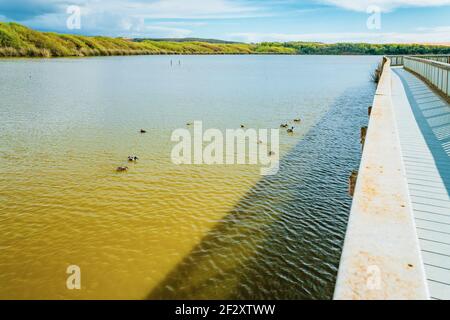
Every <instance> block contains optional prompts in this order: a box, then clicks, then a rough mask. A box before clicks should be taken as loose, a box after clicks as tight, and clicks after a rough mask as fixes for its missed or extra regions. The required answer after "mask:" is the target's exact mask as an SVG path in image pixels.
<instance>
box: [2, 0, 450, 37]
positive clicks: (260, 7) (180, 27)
mask: <svg viewBox="0 0 450 320" xmlns="http://www.w3.org/2000/svg"><path fill="white" fill-rule="evenodd" d="M71 5H76V6H79V8H80V10H81V29H79V30H69V29H68V28H67V26H66V21H67V18H68V16H69V14H67V13H66V10H67V8H68V7H69V6H71ZM371 6H372V7H373V6H375V8H377V10H379V11H380V20H379V21H380V28H379V29H373V28H368V27H367V23H366V22H367V20H368V18H369V17H370V16H371V14H370V13H367V9H368V8H369V7H371ZM372 12H373V11H372ZM0 21H16V22H19V23H22V24H25V25H27V26H30V27H32V28H36V29H38V30H43V31H57V32H64V33H79V34H87V35H108V36H124V37H201V38H217V39H225V40H235V41H245V42H260V41H291V40H303V41H323V42H342V41H349V42H372V43H374V42H375V43H386V42H408V43H410V42H428V43H430V42H450V0H0ZM377 21H378V20H377Z"/></svg>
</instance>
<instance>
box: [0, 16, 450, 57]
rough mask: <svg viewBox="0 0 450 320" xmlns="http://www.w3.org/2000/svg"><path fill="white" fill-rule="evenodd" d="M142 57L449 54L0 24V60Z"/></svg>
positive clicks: (429, 48)
mask: <svg viewBox="0 0 450 320" xmlns="http://www.w3.org/2000/svg"><path fill="white" fill-rule="evenodd" d="M143 54H350V55H351V54H355V55H356V54H363V55H381V54H450V47H447V46H437V45H417V44H409V45H405V44H382V45H378V44H365V43H336V44H323V43H316V42H286V43H278V42H263V43H257V44H247V43H226V42H220V41H217V42H211V41H175V40H170V41H157V40H142V39H140V40H134V39H124V38H111V37H87V36H79V35H67V34H57V33H51V32H39V31H35V30H32V29H30V28H27V27H25V26H22V25H20V24H17V23H1V22H0V57H46V58H48V57H85V56H112V55H143Z"/></svg>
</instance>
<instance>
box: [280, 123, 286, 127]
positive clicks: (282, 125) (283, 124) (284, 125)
mask: <svg viewBox="0 0 450 320" xmlns="http://www.w3.org/2000/svg"><path fill="white" fill-rule="evenodd" d="M287 126H288V124H287V123H282V124H280V128H287Z"/></svg>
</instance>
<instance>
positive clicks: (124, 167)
mask: <svg viewBox="0 0 450 320" xmlns="http://www.w3.org/2000/svg"><path fill="white" fill-rule="evenodd" d="M127 170H128V167H127V166H120V167H117V168H116V171H117V172H123V171H127Z"/></svg>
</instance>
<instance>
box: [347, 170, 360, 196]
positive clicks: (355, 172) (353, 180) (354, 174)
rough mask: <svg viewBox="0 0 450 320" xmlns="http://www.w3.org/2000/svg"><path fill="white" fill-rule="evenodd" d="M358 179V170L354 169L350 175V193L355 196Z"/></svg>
mask: <svg viewBox="0 0 450 320" xmlns="http://www.w3.org/2000/svg"><path fill="white" fill-rule="evenodd" d="M357 179H358V170H353V171H352V174H351V175H350V177H348V194H349V196H350V197H353V194H354V193H355V186H356V180H357Z"/></svg>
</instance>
